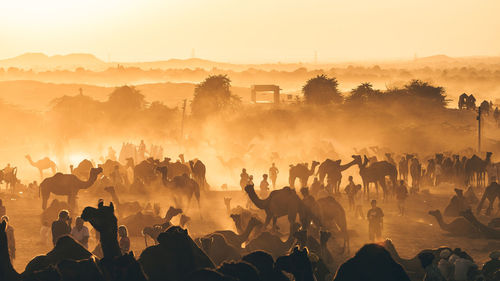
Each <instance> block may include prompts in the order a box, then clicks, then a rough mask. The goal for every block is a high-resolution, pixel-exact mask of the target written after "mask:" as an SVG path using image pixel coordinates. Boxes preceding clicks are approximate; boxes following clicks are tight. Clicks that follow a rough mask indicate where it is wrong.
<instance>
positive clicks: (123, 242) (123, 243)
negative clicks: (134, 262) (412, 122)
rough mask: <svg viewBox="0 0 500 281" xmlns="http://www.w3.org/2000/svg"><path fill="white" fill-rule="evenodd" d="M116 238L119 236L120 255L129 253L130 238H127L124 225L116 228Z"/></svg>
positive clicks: (126, 230)
mask: <svg viewBox="0 0 500 281" xmlns="http://www.w3.org/2000/svg"><path fill="white" fill-rule="evenodd" d="M118 236H120V243H119V244H120V250H121V251H122V254H123V255H125V254H128V252H129V251H130V238H128V229H127V227H126V226H124V225H120V226H119V227H118Z"/></svg>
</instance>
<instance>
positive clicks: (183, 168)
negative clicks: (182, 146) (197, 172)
mask: <svg viewBox="0 0 500 281" xmlns="http://www.w3.org/2000/svg"><path fill="white" fill-rule="evenodd" d="M181 155H182V154H181ZM179 157H181V156H179ZM167 159H168V158H167ZM181 159H184V158H181ZM166 167H167V171H168V174H167V175H168V178H169V179H173V178H174V177H177V176H182V175H183V174H186V175H189V174H191V168H190V167H189V165H186V164H185V163H183V162H180V161H177V162H174V163H171V162H167V163H166Z"/></svg>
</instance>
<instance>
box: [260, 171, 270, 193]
mask: <svg viewBox="0 0 500 281" xmlns="http://www.w3.org/2000/svg"><path fill="white" fill-rule="evenodd" d="M268 193H269V182H267V174H263V175H262V181H261V182H260V197H267V194H268Z"/></svg>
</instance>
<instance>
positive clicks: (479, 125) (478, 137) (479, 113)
mask: <svg viewBox="0 0 500 281" xmlns="http://www.w3.org/2000/svg"><path fill="white" fill-rule="evenodd" d="M476 119H477V152H478V153H481V107H479V108H478V110H477V118H476Z"/></svg>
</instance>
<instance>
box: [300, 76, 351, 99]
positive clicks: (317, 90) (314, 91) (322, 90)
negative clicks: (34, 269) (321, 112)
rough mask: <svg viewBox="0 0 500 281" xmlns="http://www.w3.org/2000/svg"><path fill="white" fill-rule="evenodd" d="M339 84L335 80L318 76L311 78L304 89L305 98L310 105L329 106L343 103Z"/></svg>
mask: <svg viewBox="0 0 500 281" xmlns="http://www.w3.org/2000/svg"><path fill="white" fill-rule="evenodd" d="M337 86H338V82H337V79H335V78H328V77H327V76H326V75H324V74H322V75H318V76H316V77H314V78H311V79H309V80H308V81H307V83H306V84H305V85H304V87H302V92H303V93H304V98H305V100H306V102H307V103H309V104H317V105H320V104H329V103H340V102H342V95H341V94H340V92H339V90H338V89H337Z"/></svg>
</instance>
